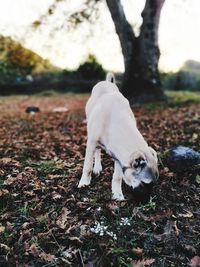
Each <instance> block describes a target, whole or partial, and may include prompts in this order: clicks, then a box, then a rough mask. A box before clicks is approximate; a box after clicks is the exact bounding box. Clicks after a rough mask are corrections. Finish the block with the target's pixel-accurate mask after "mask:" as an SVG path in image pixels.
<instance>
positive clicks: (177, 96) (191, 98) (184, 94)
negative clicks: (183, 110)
mask: <svg viewBox="0 0 200 267" xmlns="http://www.w3.org/2000/svg"><path fill="white" fill-rule="evenodd" d="M165 93H166V95H167V96H168V97H169V98H170V99H171V100H173V101H174V102H175V103H177V104H179V103H184V102H195V103H200V93H198V92H191V91H166V92H165Z"/></svg>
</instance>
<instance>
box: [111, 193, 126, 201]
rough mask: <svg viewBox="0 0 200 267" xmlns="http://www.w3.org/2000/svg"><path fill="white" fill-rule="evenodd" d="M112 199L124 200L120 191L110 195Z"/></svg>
mask: <svg viewBox="0 0 200 267" xmlns="http://www.w3.org/2000/svg"><path fill="white" fill-rule="evenodd" d="M112 199H113V200H117V201H122V200H124V196H123V194H121V193H115V194H113V195H112Z"/></svg>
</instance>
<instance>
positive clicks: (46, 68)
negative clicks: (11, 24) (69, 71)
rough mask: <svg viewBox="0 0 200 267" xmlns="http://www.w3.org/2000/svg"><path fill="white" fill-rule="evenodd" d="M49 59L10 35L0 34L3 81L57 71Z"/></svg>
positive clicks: (1, 74)
mask: <svg viewBox="0 0 200 267" xmlns="http://www.w3.org/2000/svg"><path fill="white" fill-rule="evenodd" d="M56 70H57V68H56V67H54V66H53V65H51V64H50V63H49V62H48V60H45V59H43V58H42V57H40V56H39V55H37V54H36V53H34V52H33V51H31V50H29V49H27V48H25V47H23V46H22V45H21V44H20V43H18V42H16V41H14V40H13V39H11V38H10V37H5V36H2V35H0V79H1V82H3V83H4V82H8V83H9V82H13V81H15V80H16V79H18V80H23V78H24V77H25V76H26V75H29V74H38V73H47V72H51V71H56Z"/></svg>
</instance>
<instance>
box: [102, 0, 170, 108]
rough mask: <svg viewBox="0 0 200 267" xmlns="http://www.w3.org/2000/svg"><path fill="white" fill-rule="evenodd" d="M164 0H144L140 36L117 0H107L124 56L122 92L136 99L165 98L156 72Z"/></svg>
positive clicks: (140, 100)
mask: <svg viewBox="0 0 200 267" xmlns="http://www.w3.org/2000/svg"><path fill="white" fill-rule="evenodd" d="M164 1H165V0H146V4H145V7H144V10H143V12H142V17H143V23H142V26H141V29H140V35H139V37H137V38H136V37H135V34H134V31H133V29H132V27H131V25H130V24H129V23H128V21H127V20H126V17H125V14H124V10H123V7H122V5H121V2H120V0H106V2H107V5H108V8H109V10H110V13H111V16H112V19H113V22H114V24H115V29H116V32H117V34H118V36H119V40H120V43H121V47H122V53H123V56H124V66H125V73H124V77H123V83H122V88H121V90H122V93H123V94H124V95H125V96H126V97H127V98H128V99H129V100H130V102H131V103H135V102H149V101H160V100H165V99H166V97H165V95H164V93H163V91H162V90H161V82H160V77H159V71H158V61H159V57H160V51H159V47H158V26H159V20H160V12H161V9H162V6H163V4H164Z"/></svg>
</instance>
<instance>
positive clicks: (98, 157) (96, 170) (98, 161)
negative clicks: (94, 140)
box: [93, 149, 102, 175]
mask: <svg viewBox="0 0 200 267" xmlns="http://www.w3.org/2000/svg"><path fill="white" fill-rule="evenodd" d="M101 171H102V165H101V149H96V151H95V154H94V168H93V173H94V174H96V175H99V174H100V172H101Z"/></svg>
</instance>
